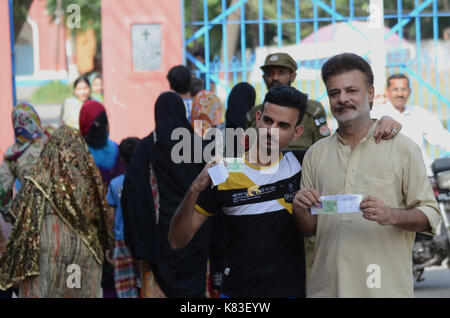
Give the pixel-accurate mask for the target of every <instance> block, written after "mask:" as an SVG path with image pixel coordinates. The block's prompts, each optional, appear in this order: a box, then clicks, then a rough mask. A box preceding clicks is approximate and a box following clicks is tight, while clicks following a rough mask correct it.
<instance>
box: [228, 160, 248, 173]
mask: <svg viewBox="0 0 450 318" xmlns="http://www.w3.org/2000/svg"><path fill="white" fill-rule="evenodd" d="M223 161H224V162H226V167H227V170H228V172H242V171H243V169H244V158H223Z"/></svg>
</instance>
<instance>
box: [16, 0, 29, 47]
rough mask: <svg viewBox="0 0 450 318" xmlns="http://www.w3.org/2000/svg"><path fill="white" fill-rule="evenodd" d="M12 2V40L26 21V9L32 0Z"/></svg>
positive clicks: (17, 35) (27, 9)
mask: <svg viewBox="0 0 450 318" xmlns="http://www.w3.org/2000/svg"><path fill="white" fill-rule="evenodd" d="M12 3H13V19H14V41H17V39H18V38H19V34H20V31H22V27H23V25H24V24H25V22H26V21H27V15H28V11H29V10H30V7H31V4H32V3H33V0H15V1H13V2H12Z"/></svg>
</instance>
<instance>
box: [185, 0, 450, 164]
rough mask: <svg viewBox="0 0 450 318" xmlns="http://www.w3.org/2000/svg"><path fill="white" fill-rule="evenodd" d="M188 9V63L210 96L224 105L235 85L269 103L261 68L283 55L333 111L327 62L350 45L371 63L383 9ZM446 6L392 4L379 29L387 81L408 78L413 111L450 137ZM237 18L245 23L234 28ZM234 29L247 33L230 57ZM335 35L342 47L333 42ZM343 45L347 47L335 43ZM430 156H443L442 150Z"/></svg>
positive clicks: (221, 3)
mask: <svg viewBox="0 0 450 318" xmlns="http://www.w3.org/2000/svg"><path fill="white" fill-rule="evenodd" d="M181 1H182V8H185V10H184V11H183V12H182V18H183V24H184V28H183V33H184V35H185V36H184V37H183V38H184V39H185V40H184V43H183V47H184V53H185V62H186V63H192V65H194V66H195V68H196V71H195V72H196V73H197V74H198V75H201V74H204V75H202V76H204V78H205V79H206V85H207V88H209V86H210V82H214V83H215V85H216V87H217V88H218V91H222V97H223V98H226V96H227V93H228V92H229V90H230V89H231V87H232V86H233V85H234V84H236V83H237V82H239V81H247V82H250V83H251V84H253V85H254V87H255V88H256V89H257V92H258V96H259V98H260V99H262V98H263V96H264V93H265V91H266V88H265V85H264V83H263V82H262V79H261V75H262V74H261V71H260V70H259V66H260V65H262V63H263V61H264V57H265V56H266V55H267V54H268V53H271V52H276V51H283V52H287V53H290V54H291V55H292V56H293V57H294V59H296V61H297V64H298V70H297V81H296V83H295V85H296V86H297V87H298V88H299V89H300V90H302V91H304V92H306V93H307V94H308V95H309V96H310V97H311V98H313V99H316V100H319V101H321V102H322V103H323V104H324V105H327V103H328V100H327V98H326V92H325V88H324V85H323V83H322V81H321V79H320V68H321V66H322V64H323V63H324V61H326V60H327V58H329V57H330V56H331V55H330V54H327V52H328V51H330V47H331V48H332V47H333V46H336V45H339V44H340V42H343V43H346V44H347V46H348V48H349V49H347V51H355V50H357V51H358V52H355V53H359V54H360V55H362V56H364V57H366V58H368V59H370V58H371V54H372V52H371V48H370V45H371V37H370V34H369V33H368V32H369V31H370V23H373V22H374V21H372V20H371V16H370V13H371V12H372V11H373V10H376V9H377V8H376V7H373V6H371V3H370V1H369V0H360V1H359V0H348V1H347V0H342V1H340V0H328V1H325V0H302V1H300V0H289V1H286V0H283V1H281V0H234V1H231V0H228V1H226V0H203V1H200V0H181ZM446 1H447V0H445V1H439V0H423V1H419V0H409V1H406V0H397V1H392V2H389V4H386V1H385V4H384V12H381V16H382V21H381V22H379V23H382V24H384V25H385V26H388V28H386V31H385V32H384V45H385V46H386V55H385V56H386V59H385V61H386V72H385V73H386V75H390V74H392V73H397V72H401V73H405V74H407V75H408V76H409V78H410V80H411V86H412V94H411V97H410V101H409V103H410V104H415V105H421V106H423V107H426V108H427V109H429V110H430V111H433V112H435V113H436V114H437V115H438V116H439V117H440V119H441V120H442V122H443V124H444V125H445V126H446V127H447V129H449V130H450V96H449V69H450V9H449V5H448V3H447V4H446ZM447 2H448V1H447ZM193 6H194V7H195V6H197V8H198V10H197V13H198V12H200V13H199V14H197V17H195V16H194V14H193V12H190V11H192V7H193ZM233 13H234V14H235V15H236V13H238V15H237V16H236V17H235V19H234V20H230V19H229V17H230V16H231V15H232V14H233ZM230 25H239V34H238V38H239V39H238V41H237V42H238V43H237V50H236V51H235V54H233V55H231V54H230V53H228V51H229V50H228V49H229V47H228V38H229V36H230V34H229V31H228V27H229V26H230ZM367 26H369V28H368V27H367ZM330 29H331V30H332V31H330ZM324 30H328V33H327V32H325V31H324ZM330 32H331V34H332V37H333V38H335V39H334V40H333V39H329V38H327V36H328V37H329V33H330ZM349 32H350V33H349ZM444 32H448V33H449V35H448V37H449V38H448V39H447V40H445V39H443V38H445V37H444V36H443V34H444ZM339 34H340V35H339ZM346 34H353V35H352V36H351V37H352V38H346ZM339 37H340V42H333V41H336V38H339ZM249 42H251V43H252V45H249ZM327 43H328V44H327ZM367 45H368V46H369V47H365V46H367ZM196 47H197V49H198V48H200V49H201V50H202V51H203V54H204V57H205V62H204V63H202V62H200V61H199V60H197V59H196V58H194V56H193V54H192V53H193V50H194V49H195V48H196ZM218 47H220V50H218ZM327 50H328V51H327ZM221 52H222V53H221ZM330 52H331V51H330ZM325 108H327V107H325ZM430 153H431V155H432V156H433V157H435V156H437V155H439V154H438V153H436V152H435V150H434V149H430Z"/></svg>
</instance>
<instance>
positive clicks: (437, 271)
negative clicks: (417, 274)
mask: <svg viewBox="0 0 450 318" xmlns="http://www.w3.org/2000/svg"><path fill="white" fill-rule="evenodd" d="M422 277H423V278H425V280H424V281H422V282H420V283H417V282H416V283H414V295H415V296H416V298H450V269H449V268H448V267H447V266H446V265H443V266H439V267H430V268H428V269H426V270H425V273H424V275H423V276H422Z"/></svg>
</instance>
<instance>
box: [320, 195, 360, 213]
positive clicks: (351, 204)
mask: <svg viewBox="0 0 450 318" xmlns="http://www.w3.org/2000/svg"><path fill="white" fill-rule="evenodd" d="M320 199H321V200H322V202H321V203H320V206H319V207H311V214H338V213H355V212H361V210H360V209H359V205H360V204H361V201H362V199H363V196H362V194H339V195H324V196H321V197H320Z"/></svg>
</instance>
